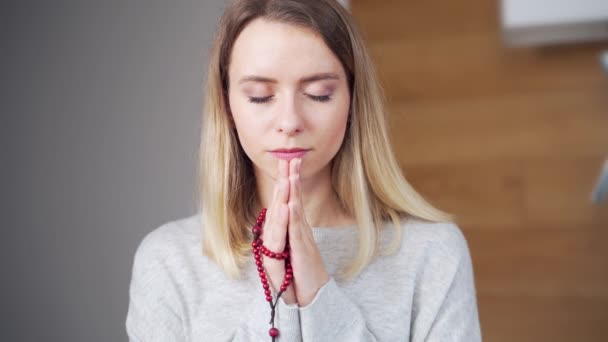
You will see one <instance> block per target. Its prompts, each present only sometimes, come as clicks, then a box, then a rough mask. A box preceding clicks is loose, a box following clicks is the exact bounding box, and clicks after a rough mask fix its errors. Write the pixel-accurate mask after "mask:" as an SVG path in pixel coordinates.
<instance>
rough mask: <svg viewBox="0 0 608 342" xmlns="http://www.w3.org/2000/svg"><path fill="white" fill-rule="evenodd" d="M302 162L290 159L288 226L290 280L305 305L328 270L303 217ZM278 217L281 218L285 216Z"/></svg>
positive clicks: (314, 293) (297, 295)
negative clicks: (291, 277) (291, 270)
mask: <svg viewBox="0 0 608 342" xmlns="http://www.w3.org/2000/svg"><path fill="white" fill-rule="evenodd" d="M301 166H302V160H301V159H299V158H298V159H292V160H291V161H290V162H289V192H288V198H289V201H288V207H289V215H288V218H287V219H288V224H287V227H288V232H289V246H290V255H291V266H292V268H293V281H292V283H293V287H294V288H295V295H296V298H297V302H298V305H299V306H306V305H308V304H310V303H311V302H312V300H313V299H314V298H315V296H316V294H317V292H318V291H319V289H320V288H321V287H323V285H324V284H325V283H327V282H328V281H329V274H328V273H327V270H326V269H325V264H323V258H322V257H321V254H320V253H319V249H318V247H317V243H316V242H315V240H314V237H313V235H312V228H311V227H310V225H309V224H308V222H307V221H306V215H305V213H304V208H303V203H304V202H303V200H302V191H301V183H300V169H301ZM283 195H284V194H283ZM281 199H284V198H281ZM281 219H282V220H284V219H285V217H282V218H281ZM282 222H283V221H282ZM290 287H291V286H290Z"/></svg>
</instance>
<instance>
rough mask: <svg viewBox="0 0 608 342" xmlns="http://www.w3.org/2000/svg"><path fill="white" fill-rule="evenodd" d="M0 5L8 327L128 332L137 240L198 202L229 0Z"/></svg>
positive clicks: (64, 334) (105, 334)
mask: <svg viewBox="0 0 608 342" xmlns="http://www.w3.org/2000/svg"><path fill="white" fill-rule="evenodd" d="M0 6H1V7H0V13H1V14H0V16H2V17H3V18H0V27H2V30H0V31H1V33H0V34H2V35H4V36H3V37H1V38H2V47H0V51H2V53H0V56H1V57H0V58H3V60H2V63H0V65H2V67H3V69H5V70H3V71H2V77H0V78H1V80H0V82H2V87H1V88H0V89H1V90H2V92H1V93H2V101H1V105H2V108H1V121H0V126H1V127H2V128H1V129H0V130H2V131H3V132H2V140H1V141H2V147H3V148H2V149H1V150H4V152H6V153H5V155H4V156H3V158H2V161H1V162H0V163H1V164H0V165H1V166H2V167H1V169H2V179H3V180H4V182H3V183H6V184H3V186H2V191H1V192H2V194H3V197H4V201H3V205H2V208H3V210H2V214H3V215H2V217H3V219H2V222H3V223H2V233H3V237H2V242H3V248H2V252H1V254H0V256H1V257H2V260H3V262H2V264H3V265H2V266H3V267H2V270H3V276H2V282H1V283H2V285H1V286H2V293H3V298H6V300H3V303H2V305H3V310H0V311H1V312H2V317H0V320H1V321H2V328H1V329H0V341H61V342H69V341H87V342H95V341H99V342H107V341H125V340H126V334H125V332H124V319H125V315H126V310H127V305H128V283H129V279H130V272H131V266H132V258H133V253H134V252H135V248H136V247H137V244H138V243H139V241H140V240H141V238H142V237H143V236H144V235H145V234H146V233H147V232H149V231H150V230H152V229H154V228H156V227H157V226H158V225H160V224H161V223H163V222H166V221H168V220H172V219H175V218H179V217H183V216H187V215H190V214H191V213H192V212H193V210H194V207H195V202H194V197H195V190H194V187H195V179H194V173H195V169H196V153H197V145H198V139H199V123H200V116H199V112H200V110H201V103H202V99H201V93H202V82H203V79H204V65H205V64H206V63H205V60H206V55H205V54H206V53H207V50H208V44H209V41H210V39H211V37H212V34H213V30H214V28H215V24H216V21H217V20H218V19H219V15H220V14H221V11H222V9H223V6H224V1H223V0H213V1H211V0H207V1H194V0H192V1H179V2H177V1H171V2H168V1H160V0H154V1H151V0H149V1H124V0H112V1H109V0H106V1H94V2H93V1H65V0H61V1H59V0H58V1H27V0H22V1H13V2H12V3H11V2H3V3H2V5H0ZM5 147H8V149H5Z"/></svg>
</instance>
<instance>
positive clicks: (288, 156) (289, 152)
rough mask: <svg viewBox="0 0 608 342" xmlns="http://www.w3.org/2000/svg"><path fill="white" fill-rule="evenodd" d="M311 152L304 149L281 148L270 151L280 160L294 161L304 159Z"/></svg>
mask: <svg viewBox="0 0 608 342" xmlns="http://www.w3.org/2000/svg"><path fill="white" fill-rule="evenodd" d="M308 151H310V150H307V149H304V148H280V149H277V150H273V151H270V153H272V155H273V156H274V157H276V158H279V159H285V160H292V159H294V158H302V157H304V155H305V154H306V153H307V152H308Z"/></svg>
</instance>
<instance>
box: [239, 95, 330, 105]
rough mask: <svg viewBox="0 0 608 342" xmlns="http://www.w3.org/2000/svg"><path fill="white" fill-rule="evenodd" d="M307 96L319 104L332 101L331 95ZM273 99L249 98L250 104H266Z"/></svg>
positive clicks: (269, 97) (268, 97)
mask: <svg viewBox="0 0 608 342" xmlns="http://www.w3.org/2000/svg"><path fill="white" fill-rule="evenodd" d="M307 96H308V97H310V98H311V99H312V100H313V101H317V102H327V101H329V100H331V96H329V95H321V96H316V95H307ZM271 98H272V96H267V97H250V98H249V102H251V103H266V102H268V101H270V99H271Z"/></svg>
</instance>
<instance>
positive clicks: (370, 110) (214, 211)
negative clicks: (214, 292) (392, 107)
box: [199, 0, 452, 279]
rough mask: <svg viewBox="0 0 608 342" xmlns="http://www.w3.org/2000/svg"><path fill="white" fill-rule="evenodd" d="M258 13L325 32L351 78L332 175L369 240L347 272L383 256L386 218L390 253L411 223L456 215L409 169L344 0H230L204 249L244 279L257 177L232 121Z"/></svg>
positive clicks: (207, 134)
mask: <svg viewBox="0 0 608 342" xmlns="http://www.w3.org/2000/svg"><path fill="white" fill-rule="evenodd" d="M256 18H264V19H266V20H272V21H277V22H281V23H287V24H291V25H296V26H298V27H302V28H307V29H311V30H313V31H315V32H317V33H318V34H319V35H320V37H322V38H323V40H324V42H325V44H327V46H328V47H329V48H330V49H331V51H332V52H333V53H334V54H335V55H336V57H337V58H338V59H339V60H340V62H341V63H342V66H343V68H344V70H345V72H346V75H347V78H348V85H349V87H350V93H351V102H350V113H349V120H348V124H347V128H346V132H345V137H344V141H343V142H342V145H341V147H340V149H339V151H338V152H337V154H336V156H335V157H334V159H333V160H332V169H331V172H332V186H333V188H334V191H335V192H336V194H337V196H338V199H339V201H340V204H341V205H342V206H343V208H344V210H345V211H346V212H347V213H348V214H349V215H351V216H352V217H354V218H355V219H356V222H357V229H358V241H359V243H358V252H357V254H356V256H355V258H353V260H352V262H351V263H350V264H349V265H347V266H346V267H345V268H344V269H342V270H340V272H339V274H338V276H339V277H342V278H352V277H354V276H356V275H357V274H359V273H360V272H361V271H362V270H363V269H364V268H365V267H366V266H367V265H368V264H369V263H370V262H371V261H372V260H373V259H374V257H376V256H377V255H379V251H380V248H379V244H380V243H379V242H380V232H381V228H382V225H383V224H384V223H385V222H391V221H392V223H393V225H394V229H395V232H396V237H395V239H394V240H393V241H394V243H393V244H392V245H391V246H390V247H389V250H388V253H389V254H390V253H393V252H394V251H396V250H397V249H398V247H399V244H400V242H401V234H402V226H401V220H403V219H406V218H408V217H416V218H420V219H423V220H427V221H450V220H452V217H451V216H450V215H448V214H446V213H444V212H442V211H440V210H438V209H436V208H434V207H433V206H432V205H430V204H429V203H428V202H427V201H425V200H424V198H423V197H422V196H421V195H420V194H418V193H417V192H416V191H415V190H414V189H413V188H412V186H411V185H410V184H409V183H408V182H407V181H406V180H405V178H404V176H403V174H402V172H401V169H400V167H399V163H398V162H397V160H396V158H395V156H394V152H393V150H392V147H391V143H390V137H389V132H388V128H387V114H386V111H385V99H384V95H383V92H382V89H381V86H380V84H379V80H378V77H377V74H376V71H375V68H374V65H373V63H372V61H371V58H370V56H369V54H368V52H367V50H366V48H365V46H364V43H363V39H362V37H361V34H360V33H359V31H358V29H357V28H356V25H355V23H354V21H353V19H352V17H351V15H350V13H348V11H347V10H346V9H344V8H343V7H342V5H340V4H339V3H338V2H337V1H335V0H315V1H310V0H237V1H232V2H231V3H229V4H228V5H227V7H226V9H225V12H224V14H223V16H222V18H221V20H220V22H219V26H218V30H217V32H216V36H215V40H214V43H213V46H212V49H211V53H210V56H209V57H210V61H209V67H208V73H207V77H208V79H207V86H206V96H205V107H204V113H203V114H204V115H203V122H202V129H201V145H200V164H199V196H200V197H199V198H200V218H201V233H202V236H203V239H202V246H201V248H202V252H203V254H204V255H206V256H207V257H209V258H210V259H211V260H213V261H214V262H215V263H217V265H218V266H219V268H220V269H221V270H223V271H224V272H225V273H226V275H228V276H229V277H230V278H233V279H234V278H235V277H237V276H239V275H240V273H241V272H240V271H241V269H242V266H243V265H244V262H245V261H246V260H248V256H250V253H251V244H250V243H251V238H252V237H251V232H250V228H251V227H250V226H251V225H252V222H253V221H254V220H255V218H256V214H257V213H256V212H254V210H255V208H257V207H258V203H257V196H256V191H257V190H256V183H255V182H256V181H255V176H254V173H253V165H252V163H251V161H250V160H249V158H248V157H247V156H246V154H245V152H244V151H243V148H242V147H241V145H240V142H239V140H238V136H237V133H236V131H235V130H234V127H233V125H232V124H231V121H230V108H229V105H228V103H229V101H228V95H227V94H228V87H229V80H228V67H229V64H230V53H231V51H232V47H233V45H234V42H235V40H236V38H237V37H238V35H239V33H240V32H241V31H242V30H243V29H244V28H245V26H246V25H247V24H248V23H250V22H251V21H252V20H254V19H256Z"/></svg>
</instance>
